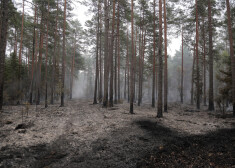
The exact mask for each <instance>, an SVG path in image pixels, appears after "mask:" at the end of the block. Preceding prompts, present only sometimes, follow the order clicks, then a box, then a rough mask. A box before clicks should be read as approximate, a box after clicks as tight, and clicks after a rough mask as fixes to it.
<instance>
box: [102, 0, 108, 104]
mask: <svg viewBox="0 0 235 168" xmlns="http://www.w3.org/2000/svg"><path fill="white" fill-rule="evenodd" d="M104 10H105V11H104V12H105V40H104V41H105V44H104V97H103V107H108V79H109V77H108V74H109V67H108V60H109V52H108V48H109V15H108V14H109V10H108V2H107V0H105V3H104Z"/></svg>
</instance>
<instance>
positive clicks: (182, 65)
mask: <svg viewBox="0 0 235 168" xmlns="http://www.w3.org/2000/svg"><path fill="white" fill-rule="evenodd" d="M183 88H184V34H183V25H182V64H181V87H180V89H181V91H180V99H181V103H183V102H184V89H183Z"/></svg>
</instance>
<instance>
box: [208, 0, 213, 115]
mask: <svg viewBox="0 0 235 168" xmlns="http://www.w3.org/2000/svg"><path fill="white" fill-rule="evenodd" d="M211 14H212V11H211V0H208V24H209V25H208V26H209V27H208V29H209V109H208V110H209V111H214V87H213V85H214V84H213V80H214V79H213V78H214V77H213V75H214V74H213V64H214V56H213V41H212V31H213V30H212V16H211Z"/></svg>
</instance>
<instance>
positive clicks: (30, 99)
mask: <svg viewBox="0 0 235 168" xmlns="http://www.w3.org/2000/svg"><path fill="white" fill-rule="evenodd" d="M36 17H37V7H36V6H35V14H34V30H33V52H32V65H31V83H30V94H29V103H30V104H31V105H32V104H33V81H34V57H35V36H36V35H35V34H36Z"/></svg>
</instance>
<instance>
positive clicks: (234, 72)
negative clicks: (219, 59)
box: [226, 0, 235, 116]
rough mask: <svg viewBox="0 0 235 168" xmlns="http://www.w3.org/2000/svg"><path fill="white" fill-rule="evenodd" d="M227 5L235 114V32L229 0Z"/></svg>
mask: <svg viewBox="0 0 235 168" xmlns="http://www.w3.org/2000/svg"><path fill="white" fill-rule="evenodd" d="M226 5H227V18H228V33H229V44H230V58H231V69H232V94H233V102H232V103H233V115H234V116H235V57H234V48H233V34H232V25H231V14H230V3H229V0H226Z"/></svg>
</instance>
